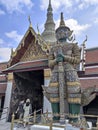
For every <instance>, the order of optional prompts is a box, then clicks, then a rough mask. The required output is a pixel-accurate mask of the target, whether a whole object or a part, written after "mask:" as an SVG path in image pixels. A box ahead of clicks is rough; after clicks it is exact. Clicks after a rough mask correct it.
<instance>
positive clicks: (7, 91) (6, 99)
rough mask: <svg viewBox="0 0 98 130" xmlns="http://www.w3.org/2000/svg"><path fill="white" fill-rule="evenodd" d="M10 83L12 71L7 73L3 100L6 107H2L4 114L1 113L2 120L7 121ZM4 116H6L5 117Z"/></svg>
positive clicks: (11, 81) (10, 90)
mask: <svg viewBox="0 0 98 130" xmlns="http://www.w3.org/2000/svg"><path fill="white" fill-rule="evenodd" d="M12 83H13V73H9V74H8V82H7V88H6V93H5V101H4V107H3V108H6V107H8V109H3V113H6V114H4V115H3V114H2V117H1V118H2V119H3V118H4V119H3V120H2V121H3V122H6V121H7V117H8V114H9V107H10V100H11V92H12ZM5 117H6V118H5Z"/></svg>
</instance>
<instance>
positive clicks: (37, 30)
mask: <svg viewBox="0 0 98 130" xmlns="http://www.w3.org/2000/svg"><path fill="white" fill-rule="evenodd" d="M37 32H38V34H40V32H39V26H38V24H37Z"/></svg>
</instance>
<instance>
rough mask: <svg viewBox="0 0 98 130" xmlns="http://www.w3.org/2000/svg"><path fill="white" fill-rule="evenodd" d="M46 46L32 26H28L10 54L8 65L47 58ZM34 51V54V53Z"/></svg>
mask: <svg viewBox="0 0 98 130" xmlns="http://www.w3.org/2000/svg"><path fill="white" fill-rule="evenodd" d="M46 48H47V46H46V43H45V41H44V40H43V39H42V38H41V36H39V34H38V35H37V34H36V32H35V31H34V29H33V28H32V26H29V28H28V30H27V32H26V34H25V35H24V37H23V39H22V40H21V42H20V44H19V45H18V47H17V48H16V50H15V51H14V52H13V50H12V54H11V58H10V61H9V63H8V67H10V66H12V65H14V64H16V63H18V62H21V61H22V62H23V61H32V60H37V59H43V58H45V59H46V58H47V55H46V51H47V49H46ZM35 53H36V54H35Z"/></svg>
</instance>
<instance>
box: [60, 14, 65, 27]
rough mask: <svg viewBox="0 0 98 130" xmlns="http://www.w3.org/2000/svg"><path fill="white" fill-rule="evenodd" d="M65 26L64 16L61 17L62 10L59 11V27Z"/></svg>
mask: <svg viewBox="0 0 98 130" xmlns="http://www.w3.org/2000/svg"><path fill="white" fill-rule="evenodd" d="M62 26H63V27H64V26H65V22H64V18H63V12H61V20H60V27H62Z"/></svg>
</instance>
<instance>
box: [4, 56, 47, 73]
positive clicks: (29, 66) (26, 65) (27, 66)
mask: <svg viewBox="0 0 98 130" xmlns="http://www.w3.org/2000/svg"><path fill="white" fill-rule="evenodd" d="M45 68H48V60H47V59H41V60H34V61H27V62H19V63H16V64H14V65H13V66H11V67H9V68H7V69H5V70H3V71H2V72H3V73H9V72H22V71H30V70H41V69H45Z"/></svg>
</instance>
